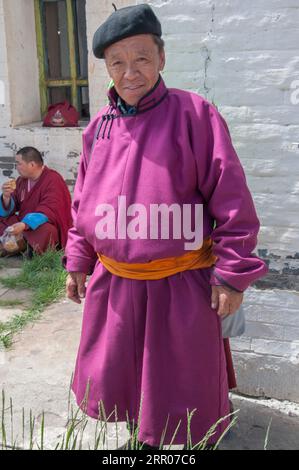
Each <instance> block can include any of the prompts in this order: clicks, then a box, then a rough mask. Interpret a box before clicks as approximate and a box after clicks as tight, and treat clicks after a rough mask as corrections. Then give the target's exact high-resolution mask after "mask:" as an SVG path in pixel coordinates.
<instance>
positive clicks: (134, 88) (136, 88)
mask: <svg viewBox="0 0 299 470" xmlns="http://www.w3.org/2000/svg"><path fill="white" fill-rule="evenodd" d="M142 86H143V85H135V86H127V87H125V89H126V90H130V91H134V90H138V88H141V87H142Z"/></svg>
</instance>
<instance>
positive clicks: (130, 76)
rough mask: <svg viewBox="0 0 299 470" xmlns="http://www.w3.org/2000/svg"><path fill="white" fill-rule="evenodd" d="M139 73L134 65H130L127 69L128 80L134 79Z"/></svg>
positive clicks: (126, 76)
mask: <svg viewBox="0 0 299 470" xmlns="http://www.w3.org/2000/svg"><path fill="white" fill-rule="evenodd" d="M136 75H138V70H137V69H136V67H135V66H134V65H128V66H127V68H126V70H125V78H126V79H128V80H133V79H134V78H136Z"/></svg>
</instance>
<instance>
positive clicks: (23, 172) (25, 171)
mask: <svg viewBox="0 0 299 470" xmlns="http://www.w3.org/2000/svg"><path fill="white" fill-rule="evenodd" d="M16 168H17V172H18V173H19V175H20V176H23V178H30V177H31V176H32V174H33V173H34V162H28V163H27V162H25V160H23V158H22V155H16Z"/></svg>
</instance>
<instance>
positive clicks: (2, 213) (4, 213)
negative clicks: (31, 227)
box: [0, 194, 15, 217]
mask: <svg viewBox="0 0 299 470" xmlns="http://www.w3.org/2000/svg"><path fill="white" fill-rule="evenodd" d="M2 196H3V195H2V194H1V198H0V217H8V216H9V215H10V214H11V213H12V212H13V211H14V208H15V201H14V200H13V198H12V197H11V198H10V204H9V208H8V209H6V208H5V206H4V203H3V199H2Z"/></svg>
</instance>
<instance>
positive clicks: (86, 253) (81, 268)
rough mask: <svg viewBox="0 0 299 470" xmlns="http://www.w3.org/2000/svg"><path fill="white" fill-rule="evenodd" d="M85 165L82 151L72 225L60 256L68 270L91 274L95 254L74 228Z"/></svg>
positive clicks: (94, 262)
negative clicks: (62, 253)
mask: <svg viewBox="0 0 299 470" xmlns="http://www.w3.org/2000/svg"><path fill="white" fill-rule="evenodd" d="M83 145H84V144H83ZM86 167H87V165H86V159H85V153H84V151H83V153H82V154H81V157H80V164H79V171H78V176H77V180H76V184H75V188H74V196H73V202H72V218H73V227H72V228H71V229H70V230H69V232H68V240H67V244H66V248H65V256H63V258H62V264H63V266H64V267H65V269H66V270H67V271H69V272H82V273H86V274H92V272H93V270H94V267H95V264H96V261H97V254H96V252H95V251H94V249H93V247H92V246H91V245H90V243H88V241H87V240H86V239H85V238H84V237H83V236H82V235H80V233H79V232H78V231H77V229H76V221H77V212H78V207H79V203H80V199H81V192H82V188H83V184H84V178H85V172H86Z"/></svg>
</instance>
